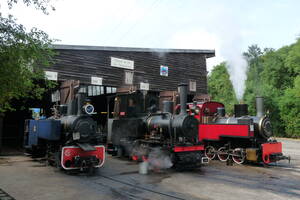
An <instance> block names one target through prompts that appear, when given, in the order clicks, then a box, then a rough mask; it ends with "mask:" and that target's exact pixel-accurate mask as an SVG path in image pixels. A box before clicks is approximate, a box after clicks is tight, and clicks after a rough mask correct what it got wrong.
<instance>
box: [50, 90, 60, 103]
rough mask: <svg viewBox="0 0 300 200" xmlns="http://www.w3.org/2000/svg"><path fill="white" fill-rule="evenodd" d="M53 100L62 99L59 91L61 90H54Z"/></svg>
mask: <svg viewBox="0 0 300 200" xmlns="http://www.w3.org/2000/svg"><path fill="white" fill-rule="evenodd" d="M51 101H52V102H58V101H60V92H59V90H56V91H55V92H52V94H51Z"/></svg>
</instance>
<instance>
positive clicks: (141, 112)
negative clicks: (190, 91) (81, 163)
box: [107, 84, 208, 169]
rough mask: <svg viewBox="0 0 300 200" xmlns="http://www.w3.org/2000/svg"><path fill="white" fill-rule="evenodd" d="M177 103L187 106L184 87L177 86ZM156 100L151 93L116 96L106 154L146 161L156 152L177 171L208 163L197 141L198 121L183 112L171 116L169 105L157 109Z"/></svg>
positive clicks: (143, 92) (171, 106)
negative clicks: (166, 158)
mask: <svg viewBox="0 0 300 200" xmlns="http://www.w3.org/2000/svg"><path fill="white" fill-rule="evenodd" d="M178 89H179V91H180V103H181V105H186V103H187V84H180V85H179V88H178ZM158 102H159V96H158V95H157V94H155V93H151V92H150V91H148V92H146V91H127V92H124V93H122V92H119V93H117V95H116V97H115V105H114V117H113V118H112V119H109V120H108V138H107V139H108V146H107V151H108V153H111V154H112V155H118V156H129V157H130V158H132V159H133V160H146V159H148V157H149V155H150V154H151V152H153V151H154V150H155V149H157V148H158V149H159V150H160V151H161V152H163V153H164V154H165V155H168V156H169V157H170V159H171V162H172V163H173V167H175V168H177V169H183V168H185V169H186V168H194V167H199V166H200V165H201V164H202V163H207V162H208V158H207V157H206V156H205V155H204V145H203V144H202V143H201V142H199V140H198V121H197V119H196V118H194V117H193V116H191V115H189V114H188V113H187V112H186V109H185V108H184V106H182V109H181V110H180V113H179V114H176V115H175V114H173V110H174V109H173V105H174V103H173V102H172V101H164V102H163V109H162V111H157V110H158V109H157V108H158Z"/></svg>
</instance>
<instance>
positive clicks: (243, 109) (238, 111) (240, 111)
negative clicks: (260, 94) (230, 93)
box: [234, 104, 248, 117]
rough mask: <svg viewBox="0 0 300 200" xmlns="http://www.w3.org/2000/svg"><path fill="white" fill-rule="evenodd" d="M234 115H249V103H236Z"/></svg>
mask: <svg viewBox="0 0 300 200" xmlns="http://www.w3.org/2000/svg"><path fill="white" fill-rule="evenodd" d="M234 115H235V117H242V116H246V115H248V105H247V104H235V105H234Z"/></svg>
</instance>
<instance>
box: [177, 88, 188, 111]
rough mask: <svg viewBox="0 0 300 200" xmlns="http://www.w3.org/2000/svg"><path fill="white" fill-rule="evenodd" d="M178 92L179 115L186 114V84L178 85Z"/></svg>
mask: <svg viewBox="0 0 300 200" xmlns="http://www.w3.org/2000/svg"><path fill="white" fill-rule="evenodd" d="M178 90H179V93H180V113H179V114H180V115H185V114H187V112H186V103H187V84H186V83H181V84H179V85H178Z"/></svg>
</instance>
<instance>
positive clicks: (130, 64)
mask: <svg viewBox="0 0 300 200" xmlns="http://www.w3.org/2000/svg"><path fill="white" fill-rule="evenodd" d="M110 65H111V66H112V67H119V68H124V69H131V70H133V69H134V61H132V60H126V59H121V58H115V57H111V58H110Z"/></svg>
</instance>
